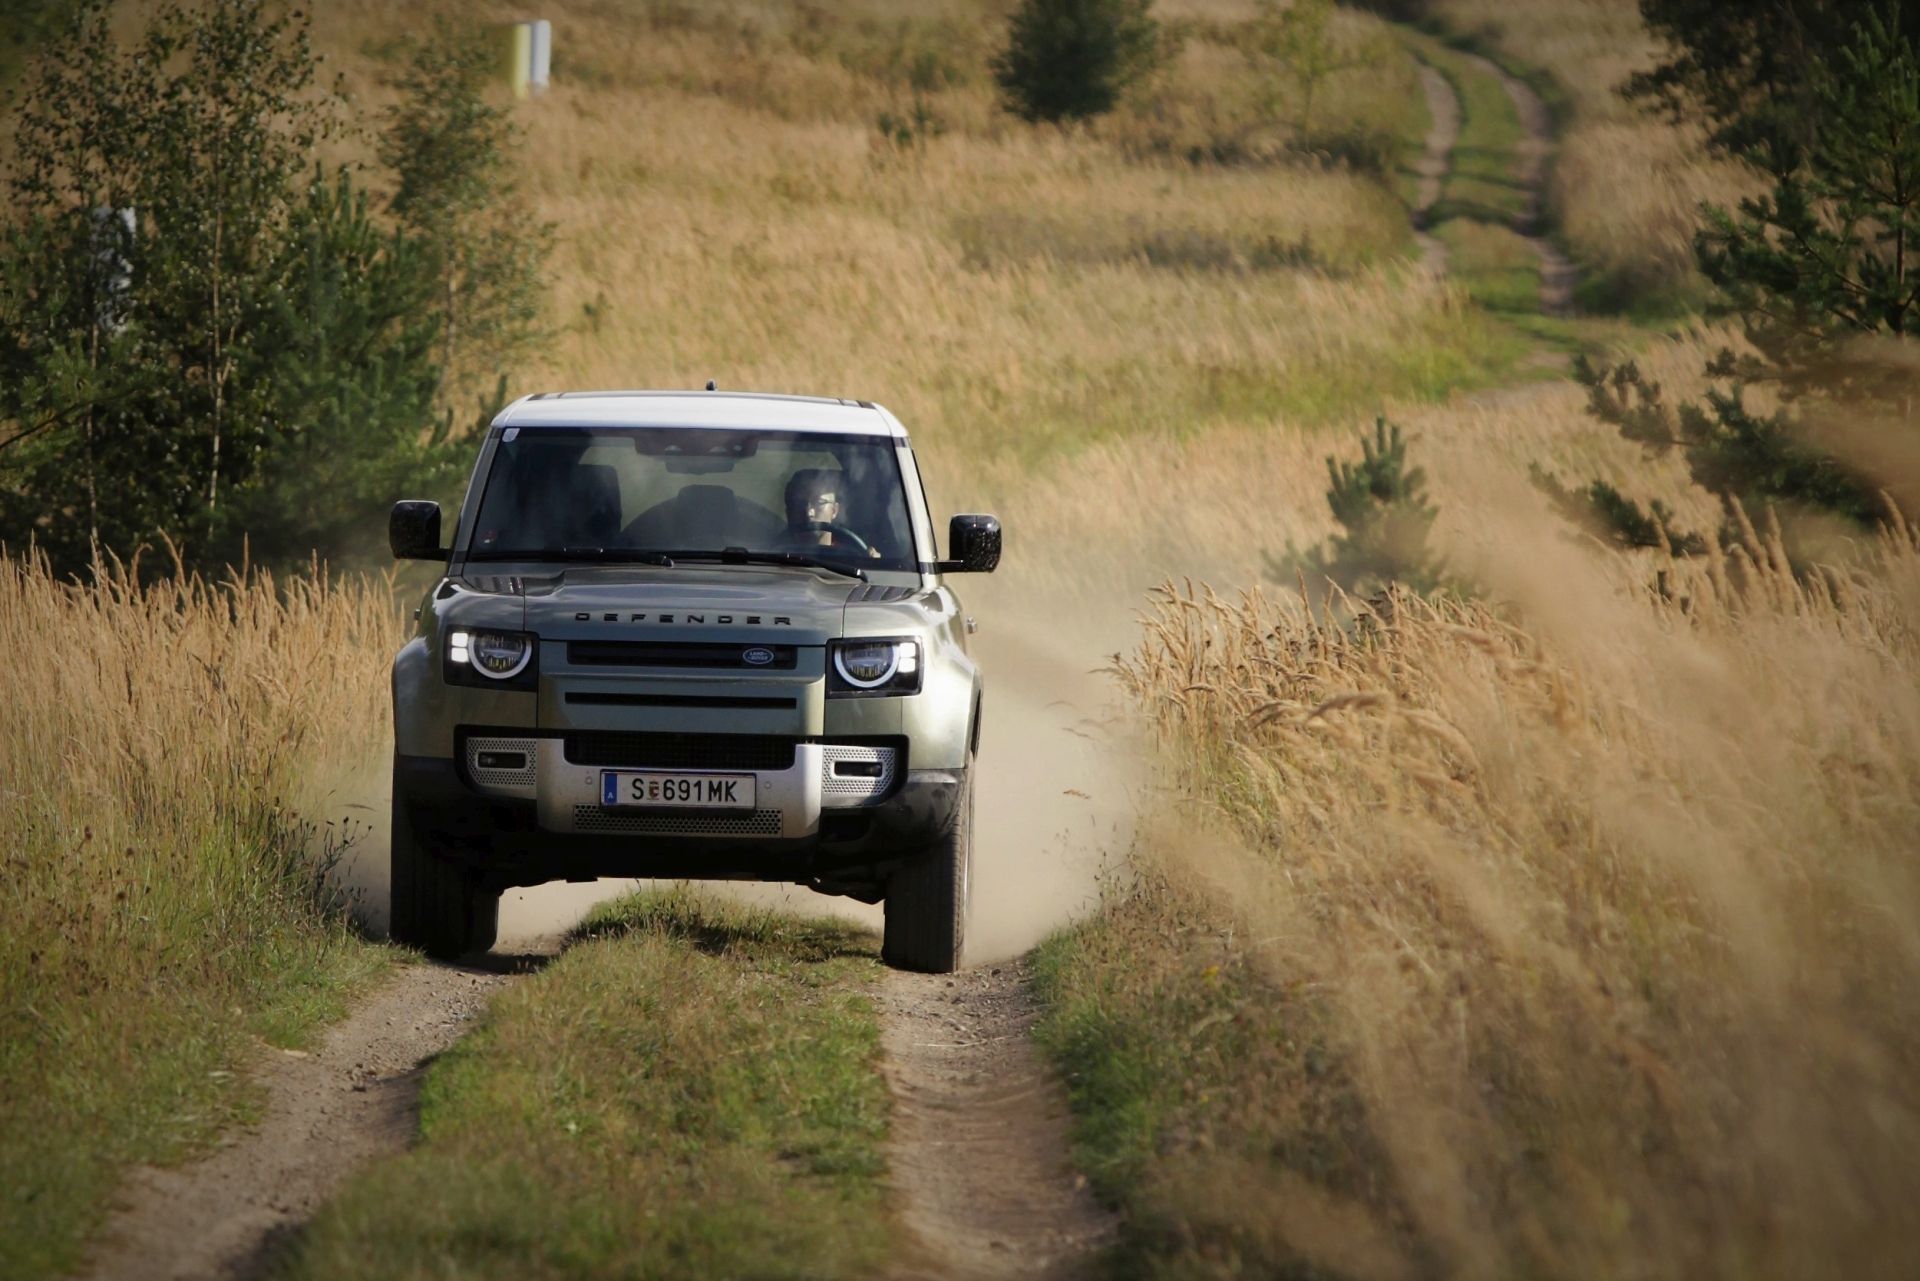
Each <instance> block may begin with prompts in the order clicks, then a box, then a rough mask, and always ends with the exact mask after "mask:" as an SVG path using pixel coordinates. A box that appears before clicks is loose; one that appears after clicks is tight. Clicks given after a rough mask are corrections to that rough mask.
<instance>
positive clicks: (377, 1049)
mask: <svg viewBox="0 0 1920 1281" xmlns="http://www.w3.org/2000/svg"><path fill="white" fill-rule="evenodd" d="M558 944H559V940H558V939H553V940H542V941H541V946H539V947H537V948H536V951H535V953H534V954H531V955H525V956H494V957H490V958H488V960H487V962H486V964H485V966H484V968H480V967H475V968H468V967H463V966H451V965H407V966H404V967H402V968H401V970H400V972H399V973H398V974H396V975H394V976H393V977H392V978H391V979H389V980H388V981H387V982H386V983H385V984H384V985H383V986H381V987H380V988H378V989H377V990H376V991H375V992H374V993H373V994H372V995H371V996H369V997H367V998H365V999H363V1000H362V1001H361V1002H360V1004H359V1005H358V1006H357V1007H356V1008H355V1009H354V1010H353V1012H352V1013H350V1014H348V1015H347V1017H345V1018H344V1019H342V1020H340V1021H339V1022H338V1023H335V1024H333V1025H332V1026H331V1027H330V1028H328V1029H327V1031H326V1034H325V1037H324V1038H323V1040H322V1042H321V1044H320V1046H319V1048H318V1049H316V1050H315V1051H314V1052H313V1053H311V1054H307V1053H304V1052H301V1051H297V1050H294V1051H289V1050H275V1049H271V1048H267V1047H262V1049H261V1055H260V1059H259V1062H258V1063H257V1065H256V1067H255V1069H254V1076H255V1079H256V1080H258V1081H259V1082H260V1083H261V1084H262V1085H264V1087H265V1089H266V1095H267V1100H266V1108H265V1113H264V1115H263V1116H262V1118H261V1120H260V1123H259V1124H258V1125H256V1126H254V1127H253V1128H252V1129H250V1130H247V1131H244V1132H240V1133H237V1134H233V1135H229V1136H228V1137H227V1138H226V1139H224V1140H223V1144H224V1146H222V1147H220V1148H219V1149H217V1150H216V1151H215V1152H214V1153H213V1154H212V1155H210V1156H208V1157H205V1158H204V1159H201V1160H198V1161H194V1162H190V1163H188V1164H186V1165H181V1166H174V1167H169V1168H165V1169H161V1168H156V1167H152V1166H146V1167H141V1168H139V1169H136V1170H134V1171H133V1172H131V1174H130V1175H129V1176H128V1178H127V1182H126V1185H125V1188H124V1189H123V1192H122V1195H121V1198H120V1200H121V1205H120V1208H119V1209H118V1210H117V1211H116V1212H115V1213H114V1214H113V1216H112V1217H111V1218H110V1219H109V1220H108V1222H107V1225H106V1227H105V1229H104V1230H103V1231H102V1232H101V1233H100V1234H99V1235H98V1236H97V1237H95V1239H94V1244H93V1249H92V1253H91V1257H90V1261H89V1264H88V1266H87V1267H86V1268H85V1269H84V1270H83V1271H82V1272H81V1273H80V1274H79V1275H80V1276H82V1277H85V1278H88V1279H89V1281H122V1279H124V1281H185V1279H186V1278H221V1279H223V1281H245V1279H250V1278H257V1277H262V1276H265V1275H267V1274H269V1273H270V1272H271V1271H272V1269H273V1268H274V1266H275V1264H276V1262H277V1261H278V1260H279V1258H280V1256H281V1254H282V1252H283V1251H284V1250H285V1248H286V1246H287V1244H288V1242H289V1241H290V1240H291V1239H292V1238H293V1237H294V1235H295V1234H296V1233H297V1232H298V1231H299V1229H300V1225H301V1224H303V1223H305V1222H306V1221H307V1220H308V1219H309V1218H310V1217H312V1215H313V1214H314V1212H315V1211H316V1210H318V1209H319V1208H320V1206H321V1204H322V1203H323V1202H324V1201H325V1200H326V1198H327V1196H328V1195H329V1194H330V1193H331V1192H332V1191H333V1190H334V1189H335V1188H337V1187H338V1186H339V1185H340V1184H341V1183H342V1182H343V1181H344V1180H345V1179H346V1178H347V1176H348V1175H349V1174H351V1173H353V1172H354V1171H355V1170H357V1169H359V1168H360V1167H361V1166H363V1165H365V1164H366V1163H367V1162H369V1161H372V1160H374V1159H375V1158H377V1157H381V1156H385V1155H387V1154H388V1153H392V1152H399V1151H402V1150H404V1149H405V1148H407V1147H409V1146H410V1145H411V1144H412V1143H413V1141H414V1139H415V1137H416V1136H417V1134H418V1133H419V1128H420V1127H419V1099H420V1083H421V1081H422V1079H423V1078H424V1077H425V1075H426V1069H427V1066H428V1064H429V1063H430V1062H431V1061H432V1060H433V1058H434V1057H435V1056H436V1055H438V1054H440V1053H441V1052H442V1051H444V1050H445V1049H446V1048H447V1047H448V1046H450V1045H452V1044H453V1043H454V1042H455V1041H457V1040H459V1039H460V1037H461V1036H463V1035H465V1034H466V1032H467V1031H468V1030H469V1029H471V1028H472V1027H473V1026H474V1022H475V1020H476V1019H477V1018H478V1017H479V1016H480V1014H481V1013H483V1012H484V1011H485V1009H486V1007H487V1004H488V1003H489V1002H490V1001H491V1000H492V999H493V997H494V996H495V995H496V994H498V993H499V991H500V990H501V989H502V988H503V987H504V986H505V985H506V984H508V983H511V982H512V981H513V976H514V975H516V974H521V973H526V972H528V971H530V970H533V969H536V968H538V967H539V966H540V965H541V964H543V963H544V962H545V961H546V960H547V959H548V957H549V956H550V955H551V954H552V953H553V952H554V951H556V950H557V948H558Z"/></svg>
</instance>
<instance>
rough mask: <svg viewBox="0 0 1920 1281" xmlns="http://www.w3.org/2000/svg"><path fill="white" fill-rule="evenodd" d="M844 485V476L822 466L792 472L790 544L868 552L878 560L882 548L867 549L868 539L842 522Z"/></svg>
mask: <svg viewBox="0 0 1920 1281" xmlns="http://www.w3.org/2000/svg"><path fill="white" fill-rule="evenodd" d="M845 482H846V475H845V473H843V472H837V471H827V470H825V469H824V468H819V467H809V468H805V469H803V470H801V471H797V472H795V473H793V476H792V478H791V479H790V480H788V481H787V531H786V541H787V542H788V543H790V544H794V545H796V546H799V547H832V548H835V549H837V550H839V551H842V552H845V553H850V554H852V555H856V556H857V555H859V554H860V553H861V552H862V551H865V552H866V554H867V555H868V556H870V557H874V558H878V557H879V555H880V549H879V548H877V547H869V546H867V543H866V540H865V539H863V538H861V537H860V535H859V534H857V533H855V532H854V531H853V530H851V529H848V528H847V527H846V526H845V525H842V524H841V523H840V491H841V486H842V485H844V484H845Z"/></svg>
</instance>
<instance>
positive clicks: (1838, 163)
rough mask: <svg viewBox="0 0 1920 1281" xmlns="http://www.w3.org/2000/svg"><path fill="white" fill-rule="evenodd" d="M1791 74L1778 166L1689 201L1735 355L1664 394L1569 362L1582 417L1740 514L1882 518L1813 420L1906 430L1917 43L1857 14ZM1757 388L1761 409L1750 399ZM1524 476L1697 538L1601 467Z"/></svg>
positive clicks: (1918, 316) (1876, 17)
mask: <svg viewBox="0 0 1920 1281" xmlns="http://www.w3.org/2000/svg"><path fill="white" fill-rule="evenodd" d="M1808 77H1809V78H1808V83H1807V84H1806V85H1805V86H1804V87H1803V88H1802V90H1801V92H1800V93H1799V95H1798V100H1799V101H1800V102H1801V103H1802V104H1803V106H1804V110H1805V112H1806V115H1805V117H1804V119H1803V120H1800V121H1798V122H1797V123H1796V130H1797V132H1798V139H1797V141H1796V142H1795V143H1794V144H1793V146H1792V151H1793V154H1794V156H1795V162H1794V164H1793V165H1792V166H1791V167H1790V168H1789V169H1787V170H1786V171H1784V172H1782V173H1780V174H1778V175H1777V176H1776V177H1775V178H1774V180H1773V182H1772V184H1771V187H1770V189H1769V190H1767V191H1765V192H1763V193H1762V194H1760V195H1757V196H1754V197H1750V198H1748V199H1746V200H1743V201H1741V202H1740V204H1739V205H1738V206H1737V207H1736V208H1735V209H1732V210H1727V209H1709V210H1707V211H1706V223H1705V226H1704V227H1703V228H1702V229H1701V231H1700V232H1699V234H1698V236H1697V237H1696V242H1695V252H1696V257H1697V259H1698V261H1699V264H1700V268H1701V271H1702V272H1703V273H1704V274H1705V275H1706V277H1707V279H1708V280H1710V281H1711V282H1712V283H1713V284H1714V285H1716V286H1717V287H1718V288H1719V290H1720V293H1721V295H1722V297H1723V298H1724V300H1725V307H1726V308H1727V310H1729V311H1730V312H1732V313H1733V314H1734V315H1737V316H1738V317H1739V318H1740V320H1741V322H1742V326H1743V329H1744V332H1745V336H1746V338H1747V341H1748V343H1749V344H1750V345H1751V348H1752V351H1751V353H1747V354H1736V353H1734V352H1732V351H1723V352H1721V353H1719V354H1718V355H1717V356H1716V357H1715V358H1714V359H1713V360H1712V361H1710V362H1709V363H1708V365H1707V367H1706V370H1705V372H1706V374H1707V375H1708V376H1709V378H1711V379H1713V380H1714V386H1713V387H1712V389H1711V390H1709V391H1708V392H1707V394H1706V395H1705V396H1704V397H1702V399H1701V400H1699V401H1698V402H1682V403H1677V404H1676V403H1671V402H1669V400H1668V399H1667V398H1666V396H1665V395H1664V393H1663V391H1662V389H1661V388H1660V386H1659V385H1658V384H1657V383H1653V382H1650V381H1648V380H1647V379H1645V378H1644V376H1643V375H1642V374H1641V372H1640V370H1639V369H1638V368H1637V366H1635V365H1634V364H1633V363H1631V362H1628V363H1625V364H1622V365H1619V366H1612V367H1609V366H1602V365H1596V364H1590V363H1587V362H1581V363H1580V364H1579V365H1578V366H1577V367H1576V375H1577V376H1578V377H1579V378H1580V380H1581V381H1582V382H1583V383H1584V384H1585V385H1586V386H1587V388H1588V394H1589V409H1590V411H1591V412H1592V413H1593V414H1594V416H1596V417H1597V418H1599V419H1601V420H1602V421H1604V422H1607V423H1610V424H1612V425H1614V426H1615V427H1617V428H1618V429H1619V430H1620V432H1621V434H1622V436H1623V437H1625V438H1626V439H1628V440H1631V441H1634V442H1636V443H1638V444H1640V445H1641V446H1643V447H1644V448H1645V449H1647V450H1648V451H1649V452H1650V453H1654V454H1659V453H1666V452H1668V451H1671V450H1675V449H1677V450H1679V451H1680V454H1681V456H1682V458H1683V459H1684V460H1685V462H1686V464H1687V468H1688V471H1689V472H1690V473H1691V475H1692V477H1693V479H1694V481H1695V482H1696V483H1697V484H1699V485H1701V486H1702V487H1703V488H1705V489H1707V490H1708V491H1710V492H1712V493H1714V494H1716V495H1718V496H1720V497H1721V498H1722V499H1723V500H1724V501H1726V502H1728V503H1733V504H1738V505H1740V506H1741V507H1742V508H1743V509H1744V511H1745V514H1746V515H1747V517H1748V518H1749V519H1753V520H1756V521H1757V520H1758V519H1759V518H1760V516H1761V511H1762V509H1763V508H1767V507H1778V508H1781V509H1782V510H1783V513H1784V514H1785V515H1786V516H1788V518H1789V522H1788V523H1789V526H1790V532H1791V525H1792V523H1793V521H1792V517H1793V515H1794V513H1795V512H1804V513H1819V514H1822V515H1827V516H1839V517H1841V518H1843V519H1845V520H1846V521H1848V522H1851V523H1853V524H1855V525H1862V526H1864V525H1867V524H1870V523H1872V522H1873V521H1875V520H1877V519H1879V518H1880V517H1881V516H1882V515H1884V511H1883V504H1882V502H1881V499H1880V497H1879V492H1880V489H1881V485H1882V482H1881V481H1880V480H1879V479H1878V478H1876V477H1873V476H1870V475H1867V474H1866V473H1865V472H1863V471H1862V470H1861V469H1860V468H1859V467H1858V466H1857V465H1856V464H1854V463H1851V462H1849V461H1847V460H1846V459H1844V458H1842V457H1840V456H1838V455H1837V454H1836V453H1835V452H1834V449H1833V442H1832V440H1831V438H1830V436H1829V434H1828V428H1827V427H1826V426H1825V425H1824V424H1829V423H1831V422H1833V421H1835V420H1840V419H1855V420H1860V419H1871V420H1876V421H1885V422H1888V423H1891V424H1894V425H1893V426H1891V427H1889V428H1887V430H1897V431H1904V432H1912V431H1913V425H1912V422H1911V419H1910V416H1909V415H1907V414H1906V413H1905V412H1904V410H1903V409H1902V408H1901V407H1902V406H1904V404H1905V403H1906V402H1907V401H1908V400H1910V398H1911V397H1912V395H1913V393H1914V391H1915V390H1916V388H1915V385H1914V378H1913V375H1912V373H1911V372H1910V370H1909V368H1908V365H1909V363H1910V362H1909V361H1908V360H1906V359H1904V358H1899V357H1898V356H1894V357H1893V358H1890V353H1891V352H1897V351H1898V348H1899V347H1900V346H1901V345H1903V344H1904V342H1905V341H1908V340H1910V338H1911V335H1912V333H1913V330H1914V328H1915V325H1916V321H1917V320H1920V310H1917V309H1920V273H1917V272H1916V249H1920V53H1917V52H1916V49H1915V46H1914V43H1913V40H1912V38H1911V36H1910V35H1909V34H1908V33H1906V32H1905V31H1904V30H1903V28H1902V27H1901V25H1900V24H1899V22H1898V21H1897V20H1896V16H1895V15H1894V14H1891V13H1889V14H1881V13H1877V12H1872V11H1869V12H1868V13H1867V14H1866V15H1865V17H1864V18H1863V19H1862V20H1860V21H1859V22H1857V23H1856V24H1855V25H1854V26H1853V28H1852V34H1851V37H1850V38H1849V40H1848V41H1847V42H1846V43H1845V44H1844V45H1842V46H1841V47H1840V48H1838V49H1837V50H1835V51H1834V53H1833V56H1832V57H1831V59H1830V60H1828V61H1827V62H1825V63H1823V64H1821V65H1819V66H1817V67H1814V68H1812V69H1811V70H1810V71H1809V72H1808ZM1764 124H1765V121H1760V122H1759V123H1758V124H1756V126H1755V127H1760V126H1761V125H1764ZM1889 344H1891V346H1890V345H1889ZM1761 386H1764V387H1766V388H1767V389H1768V390H1769V391H1771V392H1772V393H1774V394H1775V397H1776V399H1777V405H1778V407H1776V408H1773V409H1771V410H1766V411H1762V410H1760V409H1757V408H1755V406H1754V404H1753V403H1752V398H1751V396H1750V393H1751V392H1752V391H1753V390H1754V389H1755V388H1756V387H1761ZM1542 483H1543V487H1545V488H1547V490H1548V492H1549V494H1550V496H1552V497H1554V499H1555V501H1556V502H1557V503H1558V504H1559V505H1560V506H1561V507H1562V508H1563V510H1567V511H1570V512H1574V513H1577V514H1578V515H1579V516H1580V518H1581V519H1583V520H1585V521H1588V522H1591V523H1594V524H1596V525H1598V526H1599V527H1602V528H1605V529H1607V530H1609V531H1610V533H1611V535H1612V536H1613V537H1615V538H1617V539H1619V540H1620V541H1623V542H1626V543H1629V544H1632V543H1636V542H1640V541H1643V539H1644V536H1645V533H1646V531H1648V530H1650V529H1653V528H1655V527H1659V528H1660V529H1661V531H1662V536H1663V537H1665V538H1666V539H1667V540H1668V541H1669V542H1671V543H1672V544H1673V545H1674V547H1675V548H1676V550H1682V551H1685V550H1688V549H1695V548H1704V547H1705V545H1706V540H1705V537H1704V536H1703V535H1701V534H1699V533H1695V532H1687V531H1678V530H1674V529H1672V528H1671V527H1670V524H1669V518H1668V517H1667V516H1666V515H1664V514H1663V513H1662V512H1660V511H1658V510H1656V511H1655V512H1653V513H1652V514H1651V515H1649V514H1648V513H1647V512H1644V511H1642V510H1641V509H1640V507H1639V506H1638V505H1637V504H1636V503H1634V502H1633V501H1632V500H1631V499H1628V498H1627V497H1625V496H1624V495H1622V494H1621V493H1620V492H1619V491H1618V490H1615V489H1613V488H1612V487H1611V486H1608V485H1605V484H1604V482H1594V483H1592V484H1590V485H1588V486H1586V487H1585V488H1584V489H1583V490H1572V491H1570V490H1568V489H1566V488H1565V487H1564V486H1562V485H1560V483H1559V482H1558V481H1557V480H1554V479H1552V478H1550V477H1547V478H1543V480H1542ZM1728 532H1729V531H1726V530H1723V531H1722V533H1723V534H1725V533H1728Z"/></svg>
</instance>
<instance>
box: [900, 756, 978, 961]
mask: <svg viewBox="0 0 1920 1281" xmlns="http://www.w3.org/2000/svg"><path fill="white" fill-rule="evenodd" d="M972 878H973V770H972V769H971V768H969V769H968V770H967V772H966V776H965V779H964V781H963V782H962V783H961V784H960V796H959V798H958V801H957V803H956V804H955V806H954V815H953V827H952V828H951V829H950V830H949V831H948V832H947V834H946V835H945V836H944V837H942V838H941V839H940V840H938V841H936V842H935V843H934V844H933V845H932V846H931V847H929V848H928V849H927V850H926V851H924V852H923V853H921V854H918V855H916V856H915V857H913V858H912V859H910V860H909V861H908V862H906V863H905V864H903V865H902V866H901V867H900V868H899V870H897V871H895V872H894V874H893V876H892V878H891V879H890V880H888V882H887V906H886V917H887V921H886V930H885V933H884V935H883V936H882V941H881V944H880V956H881V959H882V960H884V961H885V962H886V963H887V964H888V965H891V966H893V967H894V968H895V969H900V970H919V971H921V972H922V973H926V974H951V973H953V972H954V971H955V970H957V969H959V968H960V963H961V958H962V956H963V954H964V953H965V951H966V942H967V914H968V908H969V906H970V900H971V898H972V891H973V882H972Z"/></svg>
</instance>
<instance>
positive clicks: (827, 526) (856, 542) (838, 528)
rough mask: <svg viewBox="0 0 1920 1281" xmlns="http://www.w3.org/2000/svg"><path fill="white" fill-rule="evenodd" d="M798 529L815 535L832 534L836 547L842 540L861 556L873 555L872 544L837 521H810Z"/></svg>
mask: <svg viewBox="0 0 1920 1281" xmlns="http://www.w3.org/2000/svg"><path fill="white" fill-rule="evenodd" d="M800 528H802V529H805V530H810V531H812V532H813V533H816V534H832V535H833V538H834V545H835V546H836V547H838V546H839V543H840V540H841V539H843V538H844V539H846V540H847V542H848V543H850V544H852V546H853V549H854V550H855V551H857V552H859V553H860V554H861V555H862V556H872V555H873V544H871V543H869V542H868V541H867V540H866V539H864V538H862V537H860V535H858V534H856V533H854V532H853V531H852V530H851V529H848V528H847V527H846V526H845V525H842V524H840V523H839V522H838V521H832V520H810V521H807V522H806V523H805V524H803V525H802V526H800Z"/></svg>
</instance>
